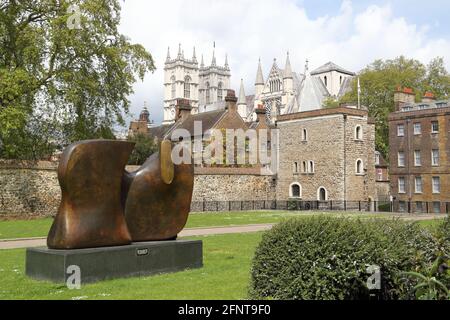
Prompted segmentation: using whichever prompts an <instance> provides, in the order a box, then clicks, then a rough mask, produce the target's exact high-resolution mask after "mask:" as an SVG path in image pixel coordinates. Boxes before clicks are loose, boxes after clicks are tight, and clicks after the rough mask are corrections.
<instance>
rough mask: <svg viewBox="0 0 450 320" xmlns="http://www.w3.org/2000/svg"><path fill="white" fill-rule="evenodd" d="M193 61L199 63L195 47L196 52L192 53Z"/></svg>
mask: <svg viewBox="0 0 450 320" xmlns="http://www.w3.org/2000/svg"><path fill="white" fill-rule="evenodd" d="M192 61H194V62H197V56H196V54H195V46H194V51H193V52H192Z"/></svg>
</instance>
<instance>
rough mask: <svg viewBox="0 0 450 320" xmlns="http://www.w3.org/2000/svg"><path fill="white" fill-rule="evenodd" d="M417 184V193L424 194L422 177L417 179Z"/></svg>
mask: <svg viewBox="0 0 450 320" xmlns="http://www.w3.org/2000/svg"><path fill="white" fill-rule="evenodd" d="M415 182H416V183H415V185H416V193H422V177H416V179H415Z"/></svg>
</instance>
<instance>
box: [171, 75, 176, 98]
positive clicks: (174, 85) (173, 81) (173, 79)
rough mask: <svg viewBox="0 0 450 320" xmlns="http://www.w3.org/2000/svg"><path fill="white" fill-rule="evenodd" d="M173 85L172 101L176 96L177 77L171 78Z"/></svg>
mask: <svg viewBox="0 0 450 320" xmlns="http://www.w3.org/2000/svg"><path fill="white" fill-rule="evenodd" d="M170 82H171V83H172V84H171V86H172V87H171V90H172V99H175V96H176V84H175V77H172V78H170Z"/></svg>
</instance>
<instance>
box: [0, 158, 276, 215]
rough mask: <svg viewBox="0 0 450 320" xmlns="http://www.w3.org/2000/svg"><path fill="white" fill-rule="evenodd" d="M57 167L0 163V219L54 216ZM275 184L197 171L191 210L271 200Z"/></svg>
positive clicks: (235, 173)
mask: <svg viewBox="0 0 450 320" xmlns="http://www.w3.org/2000/svg"><path fill="white" fill-rule="evenodd" d="M57 166H58V164H57V163H55V162H45V161H39V162H29V161H27V162H19V161H0V191H1V192H0V218H2V217H3V218H7V217H20V218H27V217H34V216H52V215H55V214H56V212H57V210H58V206H59V202H60V199H61V195H60V193H61V191H60V187H59V183H58V177H57ZM137 168H138V167H137V166H128V167H127V170H129V171H133V170H136V169H137ZM274 184H275V183H274V181H273V179H272V176H269V175H263V174H261V170H260V169H256V168H196V169H195V181H194V194H193V197H192V201H193V208H192V210H193V211H198V210H200V208H196V207H195V206H196V205H197V206H198V205H201V206H202V208H203V204H200V202H203V201H205V202H216V201H217V202H222V201H252V200H274V199H275V186H274ZM214 205H215V206H216V205H217V204H214ZM206 209H208V208H206ZM215 209H216V207H215V208H212V209H211V210H215Z"/></svg>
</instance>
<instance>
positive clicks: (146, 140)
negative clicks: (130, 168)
mask: <svg viewBox="0 0 450 320" xmlns="http://www.w3.org/2000/svg"><path fill="white" fill-rule="evenodd" d="M129 141H132V142H135V143H136V144H135V146H134V149H133V152H132V153H131V156H130V159H129V161H128V164H131V165H141V164H143V163H144V162H145V160H147V158H148V157H150V156H151V155H152V154H153V153H154V152H156V151H157V150H158V146H157V145H156V144H155V142H154V140H153V138H152V137H149V136H148V135H146V134H143V133H137V134H135V135H133V136H132V137H131V138H130V139H129Z"/></svg>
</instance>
